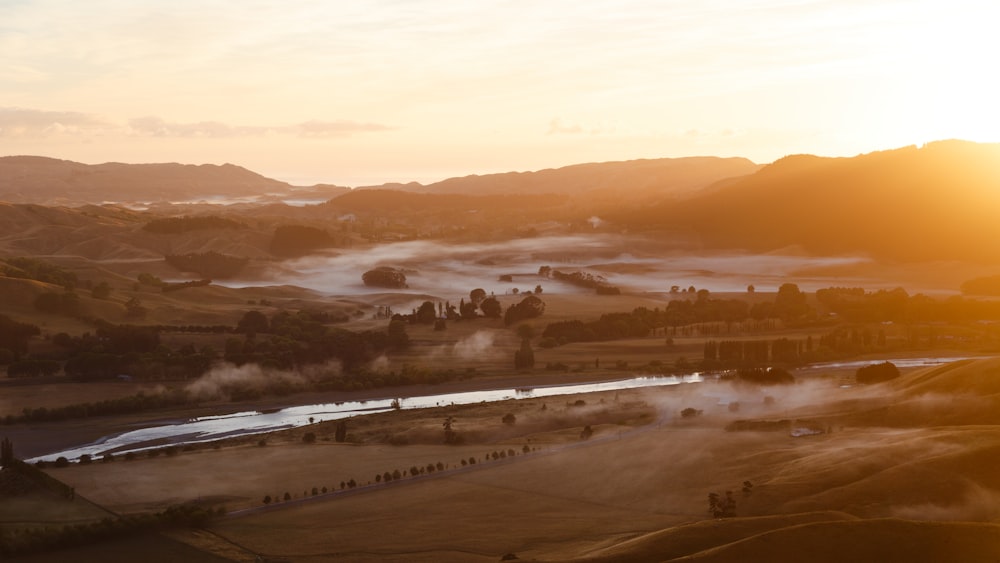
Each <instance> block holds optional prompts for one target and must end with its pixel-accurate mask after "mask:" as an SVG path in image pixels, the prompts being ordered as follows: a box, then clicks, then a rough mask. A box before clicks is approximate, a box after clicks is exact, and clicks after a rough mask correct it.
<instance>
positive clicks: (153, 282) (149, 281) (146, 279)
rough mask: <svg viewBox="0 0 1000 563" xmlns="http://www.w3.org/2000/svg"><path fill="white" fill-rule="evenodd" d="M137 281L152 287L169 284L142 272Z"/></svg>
mask: <svg viewBox="0 0 1000 563" xmlns="http://www.w3.org/2000/svg"><path fill="white" fill-rule="evenodd" d="M136 281H138V282H139V283H140V284H142V285H148V286H150V287H163V286H164V285H165V284H166V283H167V282H165V281H163V280H161V279H160V278H159V277H157V276H154V275H153V274H150V273H149V272H141V273H140V274H139V275H138V276H136Z"/></svg>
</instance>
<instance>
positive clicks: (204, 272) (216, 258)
mask: <svg viewBox="0 0 1000 563" xmlns="http://www.w3.org/2000/svg"><path fill="white" fill-rule="evenodd" d="M163 258H164V260H166V261H167V263H168V264H170V265H171V266H173V267H174V268H177V269H178V270H180V271H182V272H195V273H197V274H198V275H200V276H205V277H207V278H231V277H233V276H235V275H237V274H239V273H240V272H241V271H242V270H243V268H244V267H246V265H247V263H248V262H249V260H248V259H247V258H243V257H238V256H229V255H228V254H220V253H218V252H214V251H213V252H197V253H194V252H193V253H189V254H168V255H166V256H164V257H163Z"/></svg>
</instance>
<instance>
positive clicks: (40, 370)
mask: <svg viewBox="0 0 1000 563" xmlns="http://www.w3.org/2000/svg"><path fill="white" fill-rule="evenodd" d="M61 369H62V364H60V363H59V362H57V361H55V360H36V359H27V360H18V361H15V362H12V363H11V364H10V365H9V366H7V377H15V378H17V377H43V376H51V375H55V374H57V373H59V370H61Z"/></svg>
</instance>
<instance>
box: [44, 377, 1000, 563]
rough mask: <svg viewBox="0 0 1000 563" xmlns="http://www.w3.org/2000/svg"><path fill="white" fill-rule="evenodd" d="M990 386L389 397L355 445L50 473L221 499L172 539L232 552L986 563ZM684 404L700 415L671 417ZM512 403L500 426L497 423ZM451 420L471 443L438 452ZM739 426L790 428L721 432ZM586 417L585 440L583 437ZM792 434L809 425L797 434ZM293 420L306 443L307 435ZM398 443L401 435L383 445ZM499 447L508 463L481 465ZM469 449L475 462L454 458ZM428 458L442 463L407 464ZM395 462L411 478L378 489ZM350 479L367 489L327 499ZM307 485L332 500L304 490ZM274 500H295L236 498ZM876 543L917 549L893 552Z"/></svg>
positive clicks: (275, 437)
mask: <svg viewBox="0 0 1000 563" xmlns="http://www.w3.org/2000/svg"><path fill="white" fill-rule="evenodd" d="M998 392H1000V361H997V360H978V361H969V362H960V363H958V364H953V365H948V366H944V367H940V368H925V369H920V370H915V371H913V372H911V373H908V374H906V375H904V376H903V377H902V378H900V379H899V380H896V381H894V382H891V383H887V384H882V385H880V386H876V387H855V388H850V389H842V388H840V387H838V386H837V385H836V381H834V380H833V379H832V378H815V379H813V380H810V381H806V382H802V383H799V384H797V385H795V386H793V387H792V388H788V389H774V390H768V393H771V396H772V398H773V399H774V400H773V401H768V402H767V403H765V401H763V399H762V393H761V390H760V389H758V388H754V387H749V388H748V387H743V386H731V385H730V384H728V383H708V382H706V383H703V384H697V385H687V386H681V387H676V388H670V389H664V390H658V391H651V390H643V391H630V392H628V393H624V392H623V393H618V394H617V396H616V395H615V394H614V393H605V394H591V395H583V396H580V397H579V398H580V400H583V401H584V402H585V403H586V405H583V406H572V405H573V404H574V403H575V401H576V400H577V397H568V398H566V399H565V400H556V399H550V400H547V401H541V400H539V399H525V400H520V401H508V402H504V403H494V404H487V405H474V406H468V407H438V408H435V409H426V410H421V411H395V412H390V413H386V414H383V415H377V416H372V417H366V418H365V419H363V420H362V419H358V420H356V421H355V422H352V424H351V427H350V428H351V433H352V435H353V436H352V440H354V441H355V443H353V444H341V443H336V442H334V441H332V439H331V437H332V434H333V431H334V427H333V423H323V424H317V425H313V426H311V427H306V428H302V429H297V430H291V431H287V432H282V433H275V434H272V435H270V436H268V437H266V445H263V446H261V445H258V444H257V443H255V442H253V441H247V440H244V441H243V442H242V443H240V442H236V441H234V442H231V443H228V444H224V445H222V447H220V448H218V449H211V448H208V449H199V450H196V451H190V452H181V453H180V454H178V455H176V456H175V457H163V456H160V457H158V458H155V459H151V458H140V459H137V460H135V461H116V462H114V463H111V464H92V465H90V466H86V467H84V466H76V467H69V468H65V469H58V470H52V471H51V473H52V474H53V475H54V476H56V477H57V478H59V479H61V480H63V481H65V482H67V483H69V484H71V485H72V486H74V487H75V488H76V490H77V491H78V492H79V494H80V495H81V496H84V497H86V498H88V499H90V500H92V501H95V502H97V503H98V504H100V505H102V506H105V507H108V508H111V509H112V510H115V511H118V512H130V511H147V510H155V509H158V508H162V507H163V506H166V505H167V504H170V503H177V502H185V501H200V502H205V503H221V504H225V505H226V506H227V508H229V509H230V510H231V511H233V512H234V513H233V515H231V516H230V517H228V518H224V519H222V520H219V521H216V522H215V523H214V524H213V525H212V526H211V527H210V528H209V530H210V531H211V534H194V535H184V536H182V538H181V539H183V540H184V541H188V542H190V543H192V544H193V545H196V546H199V549H202V550H205V551H208V552H214V553H225V554H227V555H226V556H227V557H230V558H233V559H235V560H247V561H250V560H253V557H254V556H256V555H262V556H264V557H266V558H269V559H270V560H275V561H278V560H282V561H323V560H330V559H338V560H350V561H496V560H498V559H499V558H500V557H501V556H503V555H505V554H508V553H513V554H516V555H517V556H518V557H519V558H520V559H522V560H538V561H570V560H573V561H575V560H581V558H583V559H586V560H587V561H591V560H596V561H661V560H668V559H674V558H679V557H690V558H691V560H696V561H736V560H739V561H743V560H770V561H792V560H801V558H803V557H804V558H806V559H808V560H819V561H837V560H845V559H846V558H852V557H856V558H860V559H867V560H873V559H874V560H879V559H882V558H884V557H886V556H887V555H886V554H887V553H899V554H905V555H906V560H908V561H935V560H939V559H940V557H941V556H942V553H943V552H942V551H941V550H942V549H945V548H947V549H949V550H950V551H949V553H950V554H953V556H955V557H958V558H959V559H961V560H964V561H988V560H992V558H994V557H996V555H997V549H998V548H997V544H996V542H995V541H994V540H995V538H996V537H997V536H996V534H997V532H998V531H1000V529H998V527H997V526H996V525H995V522H996V519H997V517H998V516H1000V510H998V509H997V508H996V506H997V504H996V500H997V497H996V491H997V490H1000V479H998V477H997V476H996V474H995V472H994V471H993V470H992V468H994V467H996V464H997V463H998V462H1000V441H998V440H997V439H996V436H997V435H998V432H997V431H998V426H997V420H996V416H995V414H994V413H995V412H996V407H997V406H998V405H997V400H998ZM560 399H561V398H560ZM723 401H725V402H723ZM736 401H738V402H739V404H740V409H739V410H738V411H737V412H733V411H732V410H731V409H730V408H728V404H729V403H733V402H736ZM543 402H544V403H545V404H546V408H545V410H542V406H541V403H543ZM687 407H692V408H697V409H700V410H702V415H701V416H697V417H692V418H685V417H682V416H681V415H680V411H681V410H682V409H684V408H687ZM507 413H513V414H515V415H516V423H515V424H513V425H505V424H503V423H502V422H501V420H500V419H501V418H502V417H503V415H504V414H507ZM447 416H452V417H454V419H455V428H456V430H458V431H460V432H461V433H462V434H463V435H464V436H466V437H467V438H468V439H467V441H466V442H465V443H464V444H462V445H458V446H447V445H441V444H440V435H441V432H442V430H441V421H442V420H443V419H444V418H445V417H447ZM735 420H744V421H746V420H749V421H758V422H761V423H762V422H765V421H770V422H774V421H785V422H783V423H781V424H779V425H778V427H777V429H773V430H771V431H727V430H726V427H727V425H729V424H730V423H732V422H733V421H735ZM590 423H593V427H592V428H593V430H594V435H593V436H592V437H591V438H590V439H589V440H581V437H580V430H581V428H582V426H584V425H586V424H590ZM772 426H773V425H772ZM799 427H804V428H811V429H818V432H817V433H816V434H814V435H803V436H800V437H793V435H792V434H794V433H793V432H791V431H792V430H794V429H796V428H799ZM307 431H311V432H314V433H315V434H316V435H317V440H316V442H315V443H312V444H306V443H303V441H302V436H303V435H304V433H305V432H307ZM393 436H395V437H406V440H405V443H406V445H390V444H389V443H387V442H388V440H390V439H391V438H392V437H393ZM525 445H529V448H528V449H529V450H530V452H529V453H524V452H523V449H522V448H523V446H525ZM498 449H499V450H503V449H513V450H515V452H516V454H517V455H514V456H512V457H507V458H505V459H500V460H496V461H493V460H490V459H484V457H489V454H490V453H491V452H494V451H497V450H498ZM470 457H471V458H475V459H476V460H477V461H478V463H476V464H475V465H462V464H461V460H465V459H468V458H470ZM438 462H441V463H442V464H443V465H444V471H436V472H434V473H433V474H427V473H425V474H424V475H421V476H418V477H413V476H409V475H407V469H408V468H410V467H422V466H425V465H426V464H437V463H438ZM395 469H400V470H401V472H402V473H403V475H405V476H403V477H402V478H401V479H398V480H394V481H391V482H389V483H387V484H386V483H379V482H376V480H375V475H378V474H380V473H382V472H386V471H388V472H390V473H391V472H392V471H394V470H395ZM348 479H356V480H357V481H358V484H359V485H360V487H359V488H357V489H350V490H348V491H346V492H336V493H332V491H333V490H339V489H340V481H342V480H348ZM745 482H749V483H750V484H751V487H749V488H747V490H744V488H745ZM369 483H371V485H370V486H369ZM312 487H317V488H319V489H321V488H322V487H327V488H328V490H329V491H331V493H329V494H325V495H324V494H319V495H316V496H315V497H314V495H313V494H312ZM726 491H732V492H733V494H734V498H735V501H736V509H735V513H736V515H735V517H732V518H723V519H713V518H711V516H710V514H709V513H708V511H707V508H708V503H707V500H706V499H707V495H708V494H709V493H711V492H717V493H719V494H720V495H725V492H726ZM285 492H289V493H290V497H291V501H290V502H285V501H282V502H281V503H276V504H272V505H271V506H269V507H267V508H265V509H260V508H258V509H257V510H252V511H249V512H239V511H240V510H241V509H244V508H254V507H264V504H263V501H262V499H263V497H264V496H265V495H270V496H271V497H272V498H274V499H277V498H278V497H280V496H282V495H283V494H284V493H285ZM372 534H377V535H378V537H379V540H378V542H373V541H372V539H371V538H372ZM842 537H843V538H846V537H850V538H854V539H853V541H841V540H838V538H842ZM887 537H907V538H910V537H913V538H914V542H913V543H907V544H906V545H904V546H895V545H894V546H892V549H893V550H896V551H891V550H889V547H888V546H887V545H886V544H885V541H884V540H885V538H887ZM234 546H235V547H234ZM887 550H889V551H887ZM746 557H750V559H746Z"/></svg>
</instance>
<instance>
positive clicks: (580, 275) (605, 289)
mask: <svg viewBox="0 0 1000 563" xmlns="http://www.w3.org/2000/svg"><path fill="white" fill-rule="evenodd" d="M538 274H539V275H541V276H545V277H550V278H552V279H555V280H559V281H561V282H565V283H568V284H571V285H575V286H577V287H585V288H588V289H593V290H595V291H596V292H597V294H598V295H620V294H621V289H619V288H618V287H616V286H613V285H611V284H609V283H608V280H607V279H606V278H605V277H604V276H600V275H594V274H591V273H589V272H579V271H577V272H560V271H559V270H553V269H552V268H551V267H549V266H542V267H541V268H539V269H538Z"/></svg>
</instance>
